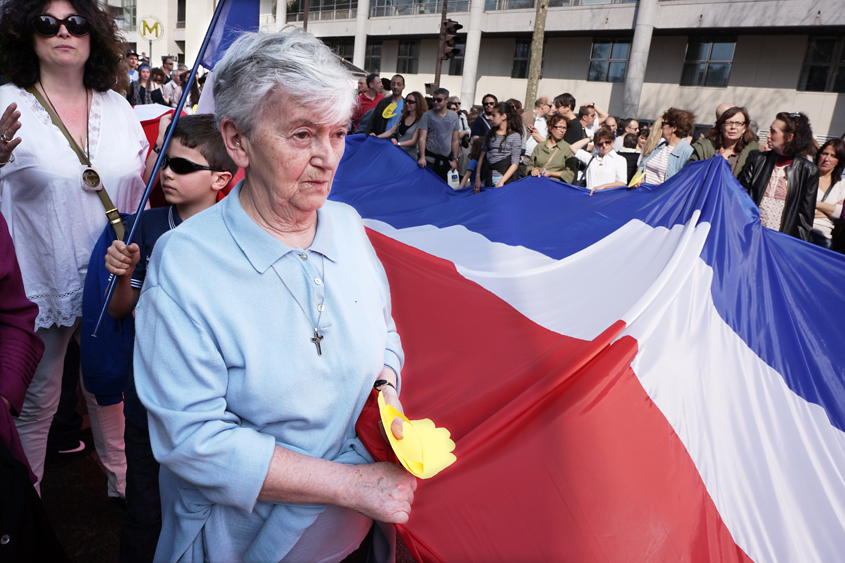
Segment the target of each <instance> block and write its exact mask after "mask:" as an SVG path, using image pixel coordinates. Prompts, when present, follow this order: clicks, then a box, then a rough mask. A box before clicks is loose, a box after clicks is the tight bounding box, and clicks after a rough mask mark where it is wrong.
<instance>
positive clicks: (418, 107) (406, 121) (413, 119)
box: [379, 92, 428, 160]
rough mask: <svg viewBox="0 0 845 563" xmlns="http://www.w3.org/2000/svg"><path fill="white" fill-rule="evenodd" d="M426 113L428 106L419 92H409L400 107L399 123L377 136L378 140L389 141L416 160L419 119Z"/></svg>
mask: <svg viewBox="0 0 845 563" xmlns="http://www.w3.org/2000/svg"><path fill="white" fill-rule="evenodd" d="M427 111H428V104H427V103H426V101H425V98H424V97H423V95H422V94H420V93H419V92H411V93H410V94H408V95H407V96H405V103H404V105H403V106H402V113H401V114H400V115H399V121H397V122H396V124H395V125H394V126H393V127H391V128H390V129H388V130H387V131H385V132H384V133H382V134H381V135H379V138H380V139H391V140H392V141H393V144H394V145H396V146H397V147H401V148H402V150H404V151H405V152H406V153H408V154H409V155H411V156H412V157H414V160H418V159H419V157H418V156H417V152H418V150H417V141H418V140H419V138H420V134H419V130H418V129H417V125H419V122H420V119H422V116H423V114H424V113H425V112H427Z"/></svg>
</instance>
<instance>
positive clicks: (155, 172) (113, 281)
mask: <svg viewBox="0 0 845 563" xmlns="http://www.w3.org/2000/svg"><path fill="white" fill-rule="evenodd" d="M228 1H229V0H220V2H219V3H218V4H217V7H216V8H215V9H214V15H213V16H212V17H211V23H210V24H208V30H207V31H206V32H205V38H204V39H203V40H202V45H201V46H200V52H199V55H197V60H196V63H194V67H193V68H192V69H191V74H190V75H189V76H188V80H187V81H186V82H185V84H184V86H183V87H182V97H181V98H179V103H178V104H177V105H176V111H174V112H173V120H172V121H171V122H170V127H169V128H168V130H167V134H166V135H165V136H164V142H163V143H162V145H161V151H160V152H159V153H158V156H157V157H156V161H155V164H154V165H153V171H152V173H151V174H150V179H149V180H147V186H146V188H145V189H144V195H143V196H141V201H140V203H138V210H137V211H136V212H135V221H134V222H133V223H132V229H130V231H129V237H128V238H127V239H126V245H127V246H128V245H130V244H132V239H133V238H134V236H135V231H136V230H137V229H138V225H139V224H140V222H141V221H140V220H139V219H140V218H141V213H143V211H144V207H146V206H147V200H149V199H150V192H152V191H153V186H154V185H155V183H156V179H157V178H158V171H159V169H160V168H161V161H162V160H163V159H164V156H165V153H166V152H167V147H168V145H169V144H170V139H171V138H172V137H173V130H174V129H175V128H176V122H177V121H179V115H180V114H181V113H182V108H183V107H185V102H186V101H187V99H188V94H190V92H191V85H193V83H194V80H195V79H196V77H197V69H198V68H199V65H200V61H201V60H202V59H203V57H204V56H205V51H206V50H207V49H208V44H209V43H210V42H211V36H212V35H213V33H214V28H215V27H216V26H217V20H219V19H220V14H221V13H223V7H224V6H225V5H226V3H227V2H228ZM116 283H117V276H112V277H111V279H110V280H109V286H108V290H107V291H106V300H105V302H104V303H103V309H102V310H101V311H100V316H99V317H98V318H97V325H96V326H95V327H94V334H92V335H91V336H94V337H96V336H97V333H98V332H100V326H101V325H102V324H103V318H105V315H106V310H107V309H108V307H109V302H110V301H111V298H112V295H114V287H115V284H116Z"/></svg>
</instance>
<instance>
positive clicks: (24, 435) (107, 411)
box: [0, 0, 149, 497]
mask: <svg viewBox="0 0 845 563" xmlns="http://www.w3.org/2000/svg"><path fill="white" fill-rule="evenodd" d="M122 51H123V48H122V44H121V42H120V40H119V38H118V36H117V28H116V27H115V25H114V22H113V21H112V19H111V18H110V17H109V15H108V14H107V13H106V12H105V11H104V10H103V8H102V7H101V5H100V3H99V2H97V1H96V0H74V2H73V3H71V2H67V1H66V0H55V1H52V2H46V1H43V0H41V1H36V0H7V1H5V2H3V3H2V5H0V74H2V75H4V76H6V77H8V78H9V79H10V80H11V83H10V84H6V85H4V86H2V87H0V108H6V110H5V113H3V116H2V118H0V210H2V213H3V215H5V217H6V218H7V220H8V222H9V228H10V229H9V230H10V232H11V234H12V238H13V240H14V243H15V250H16V252H17V255H18V257H19V259H20V265H21V271H22V273H23V280H24V287H25V290H26V294H27V297H28V298H29V299H30V300H31V301H33V302H35V303H36V304H37V305H38V309H39V313H38V318H37V319H36V321H35V328H36V330H37V333H38V335H39V336H40V337H41V339H42V340H43V341H44V344H45V352H44V356H43V358H42V360H41V362H40V363H39V364H38V368H37V369H36V372H35V376H34V378H33V380H32V383H31V384H30V386H29V389H28V391H27V395H26V399H25V401H24V405H23V409H22V410H21V412H20V416H19V417H18V418H17V419H16V421H15V423H16V426H17V428H18V433H19V434H20V437H21V442H22V444H23V448H24V452H25V453H26V456H27V459H28V460H29V462H30V465H31V466H32V470H33V472H34V473H35V475H36V477H37V478H38V483H36V487H38V485H39V484H40V480H41V477H42V475H43V471H44V458H45V454H46V443H47V433H48V431H49V428H50V422H51V420H52V418H53V414H54V413H55V412H56V409H57V407H58V402H59V394H60V387H61V379H62V368H63V363H64V356H65V351H66V349H67V346H68V343H69V341H70V339H71V338H76V339H77V340H78V339H79V325H80V317H81V312H82V290H83V286H84V283H85V275H86V273H87V271H88V263H89V258H90V257H91V251H92V249H93V247H94V244H95V242H96V241H97V239H98V238H99V236H100V234H101V233H102V232H103V230H104V229H105V226H106V224H108V222H109V219H108V218H107V217H106V210H107V208H106V207H105V206H107V205H108V207H110V208H114V207H116V208H117V209H119V210H120V211H126V210H131V209H135V207H136V206H137V205H138V202H139V200H140V198H141V194H142V193H143V191H144V181H143V179H142V175H143V173H144V169H145V157H146V153H147V149H148V147H149V144H148V143H147V141H146V137H145V136H144V133H143V130H142V129H141V126H140V123H139V121H138V118H137V117H136V116H135V113H134V112H133V111H132V108H131V107H130V106H129V104H128V103H127V102H126V99H125V98H123V97H122V96H121V95H120V94H118V93H116V92H114V91H111V90H110V88H111V87H112V86H113V85H114V84H115V79H116V77H117V74H118V72H122V71H123V67H122V65H121V59H120V53H121V52H122ZM18 132H19V133H20V137H17V134H18ZM101 187H102V188H103V189H99V188H101ZM104 194H105V195H104ZM112 202H113V204H112ZM111 215H112V217H113V216H114V215H115V213H114V212H112V214H111ZM83 391H84V389H83ZM85 398H86V401H87V403H88V411H89V415H90V417H91V425H92V429H93V432H94V442H95V445H96V448H97V453H98V454H99V456H100V459H101V460H102V462H103V464H104V466H105V468H106V470H107V473H108V494H109V496H112V497H122V496H123V495H124V489H125V475H126V461H125V457H124V447H123V407H122V405H120V404H116V405H109V406H101V405H98V404H97V401H96V399H95V397H94V396H93V395H91V394H90V393H88V392H87V391H85Z"/></svg>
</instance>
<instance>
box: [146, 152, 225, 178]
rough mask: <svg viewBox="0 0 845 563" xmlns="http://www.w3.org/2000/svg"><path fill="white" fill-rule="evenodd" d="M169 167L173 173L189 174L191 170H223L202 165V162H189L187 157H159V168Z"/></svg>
mask: <svg viewBox="0 0 845 563" xmlns="http://www.w3.org/2000/svg"><path fill="white" fill-rule="evenodd" d="M167 167H170V169H171V170H173V172H174V173H175V174H180V175H181V174H190V173H191V172H197V171H199V170H211V171H212V172H223V170H220V169H219V168H212V167H210V166H203V165H202V164H197V163H196V162H191V161H190V160H188V159H187V158H179V157H177V158H170V157H169V156H167V155H164V157H163V158H162V159H161V169H162V170H164V169H165V168H167Z"/></svg>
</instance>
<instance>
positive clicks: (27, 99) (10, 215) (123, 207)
mask: <svg viewBox="0 0 845 563" xmlns="http://www.w3.org/2000/svg"><path fill="white" fill-rule="evenodd" d="M12 102H15V103H16V104H18V111H20V112H21V117H20V122H21V124H22V127H21V129H20V135H19V136H20V137H21V139H22V141H21V144H20V145H19V146H18V147H17V148H16V149H15V152H14V155H15V161H14V162H13V163H11V164H7V165H6V166H4V167H3V168H0V211H2V213H3V215H4V216H5V217H6V221H7V222H8V223H9V232H10V233H11V235H12V239H13V240H14V242H15V252H16V253H17V256H18V262H19V263H20V266H21V273H22V274H23V283H24V288H25V290H26V296H27V297H28V298H29V300H30V301H33V302H34V303H36V304H37V305H38V309H39V311H38V318H37V319H36V321H35V328H36V330H37V329H39V328H43V327H49V326H51V325H53V324H58V325H60V326H72V325H73V323H74V322H75V321H76V318H77V317H79V316H80V315H81V314H82V288H83V285H84V283H85V274H86V273H87V272H88V262H89V261H90V259H91V251H92V250H93V248H94V244H95V243H96V242H97V239H98V238H99V236H100V235H101V234H102V232H103V229H104V228H105V226H106V223H107V222H108V221H107V219H106V215H105V209H104V208H103V204H102V202H101V201H100V198H99V197H98V196H97V194H95V193H93V192H89V191H84V190H83V189H82V169H81V167H82V165H81V164H80V163H79V159H78V158H77V156H76V153H75V152H73V149H71V148H70V145H69V144H68V142H67V139H65V137H64V135H62V133H61V131H60V130H59V129H58V128H57V127H56V126H55V125H53V123H52V121H50V116H49V115H48V114H47V111H46V110H45V109H44V108H42V107H41V105H40V104H39V103H38V102H37V101H36V100H35V97H34V96H33V95H32V94H30V93H29V92H26V91H25V90H22V89H20V88H18V87H17V86H15V85H14V84H6V85H5V86H2V87H0V107H7V106H8V105H9V104H10V103H12ZM89 135H90V143H89V144H90V155H91V162H92V163H93V165H94V166H95V167H96V168H97V170H98V172H99V173H100V177H101V178H102V182H103V186H104V187H105V189H106V191H107V192H108V194H109V197H111V200H112V202H113V203H114V204H115V205H116V206H117V209H118V210H119V211H120V212H122V213H134V212H135V209H136V207H137V206H138V202H139V201H140V199H141V194H142V193H143V192H144V182H143V180H142V174H143V171H144V161H145V159H146V156H147V149H148V147H149V143H148V142H147V138H146V136H145V135H144V131H143V129H142V128H141V123H140V122H139V121H138V118H137V117H136V116H135V112H134V111H132V107H131V106H130V105H129V103H128V102H127V101H126V99H125V98H123V97H122V96H120V95H119V94H117V93H116V92H112V91H109V92H105V93H99V92H95V93H94V96H93V101H92V103H91V114H90V119H89Z"/></svg>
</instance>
